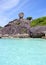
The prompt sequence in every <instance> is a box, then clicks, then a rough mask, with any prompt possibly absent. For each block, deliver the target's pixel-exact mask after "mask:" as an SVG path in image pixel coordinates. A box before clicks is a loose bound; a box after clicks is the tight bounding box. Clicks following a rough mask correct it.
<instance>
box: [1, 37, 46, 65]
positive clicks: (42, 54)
mask: <svg viewBox="0 0 46 65" xmlns="http://www.w3.org/2000/svg"><path fill="white" fill-rule="evenodd" d="M0 65H46V40H44V39H30V38H29V39H28V38H27V39H0Z"/></svg>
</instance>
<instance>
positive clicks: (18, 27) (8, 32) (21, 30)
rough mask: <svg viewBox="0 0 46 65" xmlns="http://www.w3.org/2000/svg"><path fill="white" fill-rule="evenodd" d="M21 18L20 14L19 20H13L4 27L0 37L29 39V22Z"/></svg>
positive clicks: (22, 15)
mask: <svg viewBox="0 0 46 65" xmlns="http://www.w3.org/2000/svg"><path fill="white" fill-rule="evenodd" d="M23 17H24V14H23V13H20V14H19V19H15V20H13V21H11V22H9V23H8V24H7V25H5V26H4V28H3V29H2V30H1V31H0V34H1V35H2V37H9V36H10V37H29V30H30V21H29V20H26V19H23ZM18 34H19V36H18ZM24 34H25V35H24Z"/></svg>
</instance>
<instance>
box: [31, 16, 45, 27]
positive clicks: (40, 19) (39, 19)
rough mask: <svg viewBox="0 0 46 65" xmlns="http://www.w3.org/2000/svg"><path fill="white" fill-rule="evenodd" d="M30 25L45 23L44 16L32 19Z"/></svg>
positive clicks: (42, 24)
mask: <svg viewBox="0 0 46 65" xmlns="http://www.w3.org/2000/svg"><path fill="white" fill-rule="evenodd" d="M30 25H31V26H32V27H34V26H44V25H46V16H45V17H41V18H37V19H34V20H32V22H31V23H30Z"/></svg>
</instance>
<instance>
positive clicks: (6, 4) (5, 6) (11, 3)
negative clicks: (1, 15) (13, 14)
mask: <svg viewBox="0 0 46 65" xmlns="http://www.w3.org/2000/svg"><path fill="white" fill-rule="evenodd" d="M19 1H20V0H4V1H2V4H0V11H2V12H3V11H6V10H9V9H11V8H13V7H15V6H17V5H18V3H19Z"/></svg>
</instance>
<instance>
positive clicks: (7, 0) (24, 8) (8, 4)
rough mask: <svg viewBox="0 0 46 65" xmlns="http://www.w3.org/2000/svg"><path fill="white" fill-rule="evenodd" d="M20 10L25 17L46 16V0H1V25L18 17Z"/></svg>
mask: <svg viewBox="0 0 46 65" xmlns="http://www.w3.org/2000/svg"><path fill="white" fill-rule="evenodd" d="M20 12H24V14H25V18H26V17H28V16H32V17H33V19H35V18H39V17H42V16H46V0H0V26H5V25H6V24H7V23H8V22H10V21H11V20H14V19H16V18H18V14H19V13H20Z"/></svg>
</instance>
